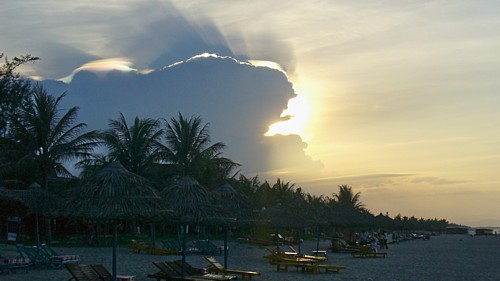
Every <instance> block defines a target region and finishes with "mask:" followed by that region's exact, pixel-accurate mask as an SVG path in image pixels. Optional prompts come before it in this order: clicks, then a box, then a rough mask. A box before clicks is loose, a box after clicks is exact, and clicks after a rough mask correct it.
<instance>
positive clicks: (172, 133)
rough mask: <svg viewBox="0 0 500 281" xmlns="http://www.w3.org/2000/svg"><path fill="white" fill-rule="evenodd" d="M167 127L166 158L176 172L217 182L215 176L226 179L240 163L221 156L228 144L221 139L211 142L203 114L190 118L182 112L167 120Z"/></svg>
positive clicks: (199, 179)
mask: <svg viewBox="0 0 500 281" xmlns="http://www.w3.org/2000/svg"><path fill="white" fill-rule="evenodd" d="M165 126H166V130H165V133H166V134H165V136H166V142H167V145H166V146H165V150H164V158H165V160H166V161H167V162H169V163H171V164H172V166H173V168H174V169H175V171H176V174H178V175H181V176H192V177H194V178H195V179H197V180H198V181H200V182H202V183H204V184H205V183H207V182H209V183H211V182H217V180H213V179H214V178H218V179H223V178H224V177H225V176H227V175H228V174H230V171H232V170H233V169H234V168H236V167H237V166H239V164H236V163H234V162H232V161H231V160H230V159H227V158H224V157H221V154H222V150H223V149H224V148H225V147H226V145H225V144H224V143H222V142H216V143H214V144H211V142H210V132H209V124H208V123H206V124H203V123H202V119H201V118H200V117H196V116H193V117H191V118H189V119H188V118H185V117H184V116H182V114H181V113H179V116H178V118H177V119H175V118H171V119H170V120H169V121H167V120H165ZM216 184H220V182H218V183H216Z"/></svg>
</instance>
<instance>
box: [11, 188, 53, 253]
mask: <svg viewBox="0 0 500 281" xmlns="http://www.w3.org/2000/svg"><path fill="white" fill-rule="evenodd" d="M20 198H21V201H22V203H23V204H24V205H25V206H26V208H27V209H28V213H31V214H35V238H36V246H37V251H39V250H40V224H39V215H40V214H42V215H56V214H58V208H59V207H60V206H61V204H62V198H61V197H59V196H57V195H55V194H53V193H51V192H49V191H47V190H45V189H43V188H42V187H41V186H40V185H39V184H38V183H36V182H35V183H33V184H31V185H30V186H29V187H28V188H27V189H26V190H25V191H23V192H21V193H20Z"/></svg>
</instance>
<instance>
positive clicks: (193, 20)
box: [0, 0, 500, 226]
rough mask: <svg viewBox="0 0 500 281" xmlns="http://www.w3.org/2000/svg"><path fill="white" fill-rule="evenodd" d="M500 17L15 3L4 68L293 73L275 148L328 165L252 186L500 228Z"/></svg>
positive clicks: (419, 11) (311, 7) (225, 5)
mask: <svg viewBox="0 0 500 281" xmlns="http://www.w3.org/2000/svg"><path fill="white" fill-rule="evenodd" d="M499 15H500V2H499V1H496V0H491V1H487V0H477V1H467V0H455V1H422V0H419V1H411V0H405V1H371V0H360V1H264V0H255V1H223V0H210V1H189V0H176V1H164V0H156V1H132V0H129V1H127V0H119V1H118V0H116V1H106V0H100V1H93V0H87V1H56V0H53V1H51V0H31V1H28V0H23V1H19V0H6V1H2V5H1V9H0V26H2V31H1V35H0V53H4V54H5V55H7V56H8V57H9V58H12V57H14V56H19V55H23V54H32V55H35V56H38V57H40V58H41V60H40V61H39V62H36V63H35V64H34V65H30V66H29V67H26V68H23V69H22V71H23V73H24V74H26V75H27V76H31V77H37V79H61V78H64V77H66V78H67V79H70V77H71V74H72V73H73V74H75V73H77V72H78V71H81V70H82V69H101V70H110V69H117V70H120V71H132V72H137V73H143V75H145V76H146V75H148V73H152V72H153V73H154V71H158V70H160V69H162V68H163V67H165V66H168V65H171V64H172V63H175V62H181V61H186V60H188V59H189V58H190V57H192V56H195V55H199V54H202V53H217V54H218V55H221V56H230V57H234V58H235V59H237V60H238V62H249V63H252V64H253V65H255V66H265V67H270V68H273V69H276V70H277V71H283V72H284V73H286V77H288V79H289V81H290V82H292V83H293V89H294V92H295V94H296V95H297V96H296V97H295V98H293V99H291V100H289V102H288V109H287V110H286V111H285V112H284V115H290V116H291V119H290V120H288V121H286V122H281V123H279V124H274V125H272V122H271V121H270V122H269V124H268V125H269V126H271V127H270V130H269V132H268V133H267V135H273V134H292V135H298V136H300V140H301V141H302V142H303V143H304V144H307V147H305V148H304V149H305V150H304V153H305V156H306V158H309V159H310V160H311V163H313V162H314V163H316V164H315V165H310V166H308V165H303V166H300V167H299V169H290V168H289V167H286V165H285V166H283V165H282V166H280V168H277V169H272V170H259V169H257V168H255V166H254V168H253V169H248V170H250V171H258V173H257V172H255V174H258V175H259V177H261V178H263V179H269V180H270V181H271V182H274V181H275V180H276V178H277V177H280V178H282V179H283V180H285V181H290V182H292V183H295V184H296V186H300V187H302V188H303V189H304V190H305V191H306V192H309V193H312V194H317V195H319V194H325V195H328V196H331V194H332V193H333V192H336V191H337V190H338V185H340V184H348V185H350V186H352V187H353V189H354V191H355V192H361V201H362V202H363V203H365V205H366V206H367V207H368V208H369V209H370V210H371V211H372V212H373V213H375V214H378V213H380V212H383V213H386V212H388V213H389V215H391V216H394V215H397V214H398V213H400V214H402V215H408V216H412V215H414V216H416V217H424V218H445V219H447V220H449V221H451V222H455V223H461V224H467V225H471V226H488V225H490V226H500V212H498V204H499V202H500V172H499V166H500V110H499V106H500V51H499V50H500V16H499ZM190 67H191V66H190ZM193 67H194V66H193ZM189 69H191V68H189ZM67 81H69V80H67ZM259 99H261V100H260V101H261V102H263V103H265V102H266V100H265V99H266V97H265V96H259ZM275 103H277V101H273V104H275ZM207 106H208V107H210V106H211V104H209V103H207V104H206V107H207ZM240 106H245V104H243V105H240ZM248 106H250V105H248ZM286 106H287V105H286V104H284V105H283V107H286ZM117 116H118V114H117V113H116V114H115V113H113V116H112V117H115V118H116V117H117ZM201 117H202V118H205V116H201ZM277 117H279V116H277ZM207 118H208V119H210V118H209V117H207ZM276 119H277V118H274V120H276ZM82 121H83V122H85V120H82ZM104 121H105V120H104ZM213 125H215V126H216V125H217V124H213ZM264 133H266V132H262V135H264ZM267 138H273V137H271V136H269V137H267ZM216 141H227V140H226V139H222V140H218V139H217V140H216ZM228 143H230V141H228ZM294 147H296V146H294ZM282 152H283V151H282ZM240 153H243V152H240ZM246 153H248V154H252V151H247V152H246ZM268 155H269V157H273V155H277V156H276V157H277V158H279V159H269V161H270V162H272V161H278V160H279V161H281V162H286V160H287V159H286V158H285V159H284V157H285V156H283V155H286V153H284V154H283V153H281V154H273V153H269V154H268ZM229 157H230V158H231V155H229ZM234 160H236V161H237V162H240V163H241V164H242V165H243V166H244V168H245V165H250V164H246V163H245V162H242V161H241V160H239V159H234ZM281 162H280V163H281ZM248 163H250V162H248ZM318 163H319V164H318ZM252 165H254V164H252Z"/></svg>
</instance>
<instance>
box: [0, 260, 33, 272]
mask: <svg viewBox="0 0 500 281" xmlns="http://www.w3.org/2000/svg"><path fill="white" fill-rule="evenodd" d="M30 265H31V263H30V260H29V259H28V258H22V257H18V258H11V257H9V258H7V257H2V256H0V272H2V273H3V272H5V273H7V274H9V273H16V272H17V270H18V269H24V270H26V272H28V268H29V266H30Z"/></svg>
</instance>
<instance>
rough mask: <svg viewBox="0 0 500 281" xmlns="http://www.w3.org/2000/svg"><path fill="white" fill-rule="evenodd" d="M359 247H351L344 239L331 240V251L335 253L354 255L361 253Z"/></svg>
mask: <svg viewBox="0 0 500 281" xmlns="http://www.w3.org/2000/svg"><path fill="white" fill-rule="evenodd" d="M359 248H360V247H358V246H351V245H349V244H347V242H346V241H345V240H344V239H342V238H331V242H330V247H329V248H328V249H330V250H331V251H332V252H334V253H352V252H356V251H359Z"/></svg>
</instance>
